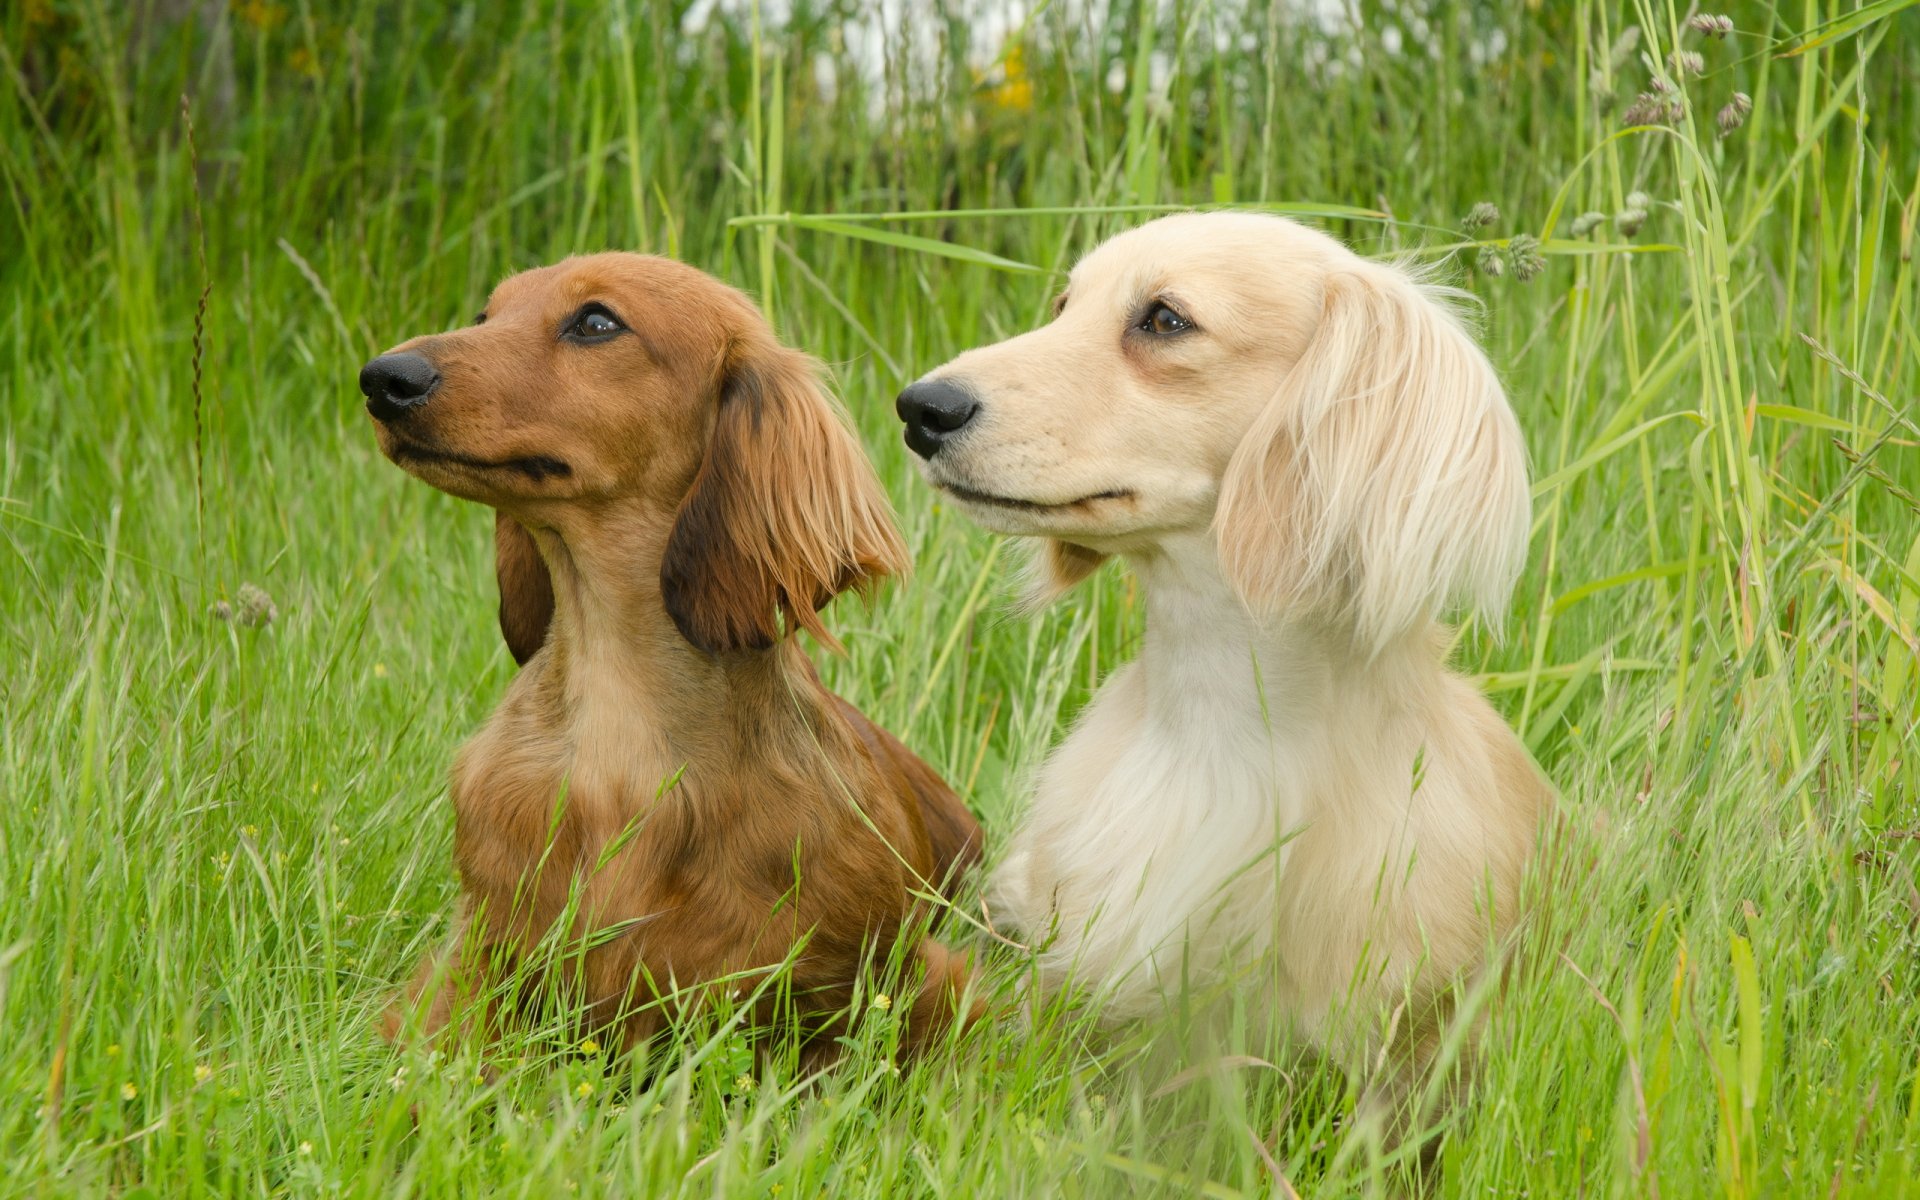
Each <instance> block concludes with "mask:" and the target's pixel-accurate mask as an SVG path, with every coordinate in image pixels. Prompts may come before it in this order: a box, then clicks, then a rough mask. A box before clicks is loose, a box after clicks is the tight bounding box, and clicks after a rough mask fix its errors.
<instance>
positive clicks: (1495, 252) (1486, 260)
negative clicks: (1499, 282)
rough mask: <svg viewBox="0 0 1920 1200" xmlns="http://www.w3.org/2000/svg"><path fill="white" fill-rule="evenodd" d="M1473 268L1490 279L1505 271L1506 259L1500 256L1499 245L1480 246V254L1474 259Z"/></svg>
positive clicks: (1496, 277) (1498, 276)
mask: <svg viewBox="0 0 1920 1200" xmlns="http://www.w3.org/2000/svg"><path fill="white" fill-rule="evenodd" d="M1473 266H1474V269H1475V270H1477V271H1479V272H1480V273H1481V274H1482V275H1485V276H1487V277H1489V278H1492V279H1498V278H1500V276H1502V275H1504V274H1506V273H1507V264H1506V260H1505V259H1503V258H1501V257H1500V247H1498V246H1482V247H1480V256H1479V257H1478V258H1476V259H1475V260H1474V264H1473Z"/></svg>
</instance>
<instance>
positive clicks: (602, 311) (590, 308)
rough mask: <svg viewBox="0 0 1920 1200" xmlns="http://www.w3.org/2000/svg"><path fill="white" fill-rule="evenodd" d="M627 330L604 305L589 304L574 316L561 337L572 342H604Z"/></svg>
mask: <svg viewBox="0 0 1920 1200" xmlns="http://www.w3.org/2000/svg"><path fill="white" fill-rule="evenodd" d="M625 329H626V326H625V325H622V324H621V323H620V318H619V317H616V316H614V315H613V313H612V312H611V311H609V310H608V309H607V307H606V306H605V305H604V304H589V305H587V306H586V307H584V308H582V309H581V310H580V311H579V312H577V313H575V314H574V315H573V319H572V320H570V321H568V322H567V324H566V328H564V329H562V330H561V331H560V336H561V337H563V338H565V339H566V340H567V341H570V342H604V341H606V340H607V339H608V338H610V337H612V336H613V335H614V334H616V333H621V332H623V331H624V330H625Z"/></svg>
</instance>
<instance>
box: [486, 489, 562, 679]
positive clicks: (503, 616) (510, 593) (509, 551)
mask: <svg viewBox="0 0 1920 1200" xmlns="http://www.w3.org/2000/svg"><path fill="white" fill-rule="evenodd" d="M493 573H494V578H495V579H497V580H498V581H499V584H500V636H501V637H503V638H505V639H506V641H507V650H508V652H509V653H511V654H512V655H513V661H514V662H516V663H519V664H520V665H521V666H525V665H526V663H527V660H528V659H530V658H532V657H533V656H534V653H535V652H536V651H538V650H539V649H540V647H541V645H542V643H544V642H545V641H546V640H547V626H548V625H550V624H552V622H553V581H552V580H551V579H549V578H548V577H547V564H546V563H545V562H544V561H542V559H541V558H540V548H539V547H538V546H536V545H534V542H533V535H532V534H530V533H528V532H527V531H526V527H525V526H523V525H521V524H520V522H518V521H516V520H514V519H513V518H512V517H510V516H508V515H507V514H505V513H503V512H496V513H494V515H493Z"/></svg>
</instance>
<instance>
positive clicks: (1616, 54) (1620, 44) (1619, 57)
mask: <svg viewBox="0 0 1920 1200" xmlns="http://www.w3.org/2000/svg"><path fill="white" fill-rule="evenodd" d="M1639 46H1640V27H1639V26H1638V25H1629V26H1627V27H1626V28H1625V29H1622V30H1621V31H1620V36H1619V37H1617V38H1615V39H1613V48H1612V49H1611V50H1609V51H1607V62H1608V63H1609V64H1610V65H1611V66H1612V67H1613V69H1614V70H1615V71H1618V70H1619V69H1620V68H1622V67H1624V66H1626V65H1627V64H1628V63H1629V62H1631V61H1632V60H1633V52H1634V51H1635V50H1636V49H1638V48H1639Z"/></svg>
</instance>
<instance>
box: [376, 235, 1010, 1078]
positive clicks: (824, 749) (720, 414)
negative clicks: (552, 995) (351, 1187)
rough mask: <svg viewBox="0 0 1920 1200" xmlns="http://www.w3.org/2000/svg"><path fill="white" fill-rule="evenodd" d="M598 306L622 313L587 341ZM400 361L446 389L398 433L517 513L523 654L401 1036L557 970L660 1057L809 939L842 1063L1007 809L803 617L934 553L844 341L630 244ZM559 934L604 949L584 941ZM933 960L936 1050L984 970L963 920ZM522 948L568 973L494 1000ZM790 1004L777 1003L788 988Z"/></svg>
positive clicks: (474, 1009)
mask: <svg viewBox="0 0 1920 1200" xmlns="http://www.w3.org/2000/svg"><path fill="white" fill-rule="evenodd" d="M589 302H597V303H599V304H602V305H604V306H605V307H606V308H607V309H608V310H611V312H612V313H613V314H614V315H615V316H616V317H617V318H618V320H619V321H620V322H621V323H622V324H623V325H624V326H625V328H624V329H623V330H622V331H621V332H620V333H618V334H617V335H615V336H612V337H610V338H608V339H607V340H605V341H603V342H600V343H597V344H580V343H578V342H575V341H570V340H568V339H566V338H565V337H563V336H562V334H563V332H564V330H565V329H566V328H567V327H568V322H569V321H570V320H571V319H572V317H573V316H574V315H575V314H576V313H578V312H579V311H580V310H581V308H582V306H583V305H584V304H587V303H589ZM396 351H411V352H414V353H418V354H420V355H423V356H425V357H426V358H427V359H428V360H430V361H431V362H432V363H433V364H434V366H435V368H436V369H437V370H438V372H439V374H440V377H441V383H440V384H439V386H438V387H437V389H436V390H435V391H434V392H433V393H432V395H431V397H430V398H429V400H428V402H427V403H425V404H423V405H421V406H419V407H418V408H415V409H412V410H409V411H408V412H406V413H405V414H403V415H401V416H399V417H397V418H394V419H391V420H389V421H386V422H376V426H377V428H378V431H379V436H380V444H381V449H382V450H383V451H384V452H385V453H386V454H387V455H388V457H390V458H392V459H393V460H394V461H395V462H396V463H398V464H399V465H401V466H402V467H404V468H406V469H407V470H408V471H410V472H412V473H413V474H415V475H417V476H419V477H420V478H422V479H424V480H426V481H427V482H428V483H431V484H433V485H434V486H436V487H439V488H441V489H443V490H445V491H448V492H451V493H453V494H454V495H458V496H463V497H466V498H468V499H472V500H477V501H480V502H482V503H485V504H490V505H492V506H494V507H495V508H496V509H497V510H498V512H499V517H498V521H497V526H496V531H495V534H496V566H497V571H498V578H499V583H500V625H501V632H502V633H503V635H504V636H505V638H506V641H507V644H508V647H509V648H510V649H511V650H512V652H513V654H514V657H515V658H516V659H518V660H520V661H522V662H523V663H524V667H523V669H522V670H521V672H520V674H519V675H518V676H517V677H516V678H515V679H514V681H513V683H512V684H511V685H510V686H509V688H508V690H507V694H506V696H505V698H504V699H503V700H502V701H501V704H500V707H499V708H498V710H497V711H495V713H494V714H493V717H492V718H491V719H490V720H489V721H488V722H487V724H486V725H485V727H484V728H482V730H481V731H480V732H479V733H478V734H477V735H476V736H475V737H474V738H473V739H472V740H471V741H469V742H468V743H467V744H466V746H465V747H464V748H462V750H461V751H460V753H459V756H458V758H457V760H456V762H455V765H454V769H453V780H452V799H453V806H454V813H455V834H454V856H455V861H456V864H457V866H458V868H459V872H460V878H461V882H462V885H463V896H462V899H461V902H460V911H459V914H458V917H457V919H456V929H455V930H454V933H453V936H452V938H451V939H450V941H449V944H448V948H447V950H446V951H445V952H443V953H442V954H438V955H435V956H433V957H431V958H430V959H429V960H428V961H427V962H426V963H424V964H423V965H422V966H421V969H420V971H419V974H418V975H417V977H416V979H415V980H414V982H413V984H412V985H411V986H410V988H409V989H408V990H407V992H406V993H405V995H404V996H403V998H402V1000H401V1001H400V1002H399V1003H397V1004H396V1005H395V1006H394V1008H393V1010H392V1011H391V1012H390V1013H389V1015H388V1018H387V1029H388V1033H389V1036H399V1035H400V1034H401V1033H402V1031H403V1030H405V1029H407V1028H408V1027H409V1022H410V1021H411V1020H412V1019H413V1018H415V1017H416V1016H417V1018H418V1020H419V1025H420V1028H421V1029H422V1030H423V1031H424V1032H426V1033H428V1034H432V1033H436V1032H438V1031H441V1030H444V1029H445V1028H447V1026H448V1025H449V1023H450V1022H452V1021H454V1020H455V1019H457V1018H459V1017H460V1015H461V1014H462V1013H463V1012H464V1013H466V1020H467V1021H468V1022H469V1024H471V1025H476V1026H479V1028H475V1029H473V1030H472V1032H474V1033H476V1034H478V1035H479V1036H482V1037H485V1036H488V1035H490V1034H491V1033H492V1032H494V1031H495V1030H496V1028H497V1022H499V1021H503V1020H507V1019H511V1018H512V1017H513V1016H515V1015H516V1014H517V1013H518V1012H519V1011H520V1010H522V1009H524V1008H526V1007H527V1006H529V1005H530V1004H532V1003H533V1002H534V1001H535V999H536V998H537V997H536V996H534V995H533V994H531V991H538V992H558V993H559V994H561V995H564V996H566V997H567V998H568V1001H569V1003H570V1005H571V1006H573V1007H574V1008H575V1009H576V1010H577V1011H578V1013H579V1014H580V1017H579V1025H580V1027H581V1028H582V1029H583V1030H590V1031H594V1032H596V1033H598V1034H599V1035H600V1036H611V1037H612V1038H613V1039H614V1040H616V1041H617V1042H619V1043H620V1044H623V1045H627V1046H632V1045H635V1044H638V1043H641V1042H644V1041H645V1040H647V1039H648V1038H650V1037H652V1036H653V1035H654V1034H656V1033H657V1032H659V1031H660V1030H661V1029H662V1028H663V1026H664V1025H665V1023H666V1022H667V1021H668V1020H669V1019H671V1018H672V1017H673V1016H674V1015H675V1014H676V1013H677V1012H679V1011H682V1010H683V1009H685V1008H689V1007H697V1006H698V1004H699V1003H700V1001H701V999H702V997H703V996H705V995H706V994H707V993H708V992H709V991H710V990H712V989H714V988H725V989H727V990H728V991H732V992H737V993H738V994H739V995H741V996H746V995H748V994H750V993H751V992H752V991H753V990H754V988H755V987H756V986H757V985H758V984H759V983H760V982H761V981H762V980H763V979H764V978H765V976H766V974H767V972H768V970H769V969H771V968H773V967H775V966H777V965H778V964H780V963H781V962H783V961H784V960H786V959H788V958H789V957H792V958H794V959H795V965H794V967H793V971H792V977H791V986H790V989H783V990H786V991H787V992H788V994H789V995H790V1000H789V1001H788V1002H787V1003H789V1004H790V1005H791V1011H792V1013H793V1014H794V1015H796V1016H797V1017H798V1018H799V1019H800V1021H801V1024H802V1027H803V1029H804V1030H805V1031H806V1032H804V1033H803V1037H804V1038H805V1039H806V1041H807V1047H808V1052H809V1053H810V1054H812V1055H814V1056H815V1057H822V1056H830V1054H831V1046H832V1042H831V1038H832V1036H833V1035H834V1034H835V1033H837V1032H839V1031H840V1030H842V1029H843V1028H844V1015H845V1012H846V1010H847V1009H848V1006H849V1004H850V1003H851V1001H852V998H853V993H854V989H855V987H856V984H857V982H858V980H859V979H860V978H861V975H862V972H863V971H864V970H866V969H867V967H868V966H869V964H871V963H874V962H884V961H886V959H887V958H888V955H889V953H890V952H891V951H892V949H893V947H894V943H895V941H896V940H897V938H898V936H899V934H900V932H901V930H902V928H903V926H907V925H909V924H911V923H913V922H914V921H915V920H916V919H917V918H919V917H920V916H922V915H923V913H922V912H921V909H922V907H923V904H922V902H921V901H919V900H917V899H916V898H915V895H914V893H916V892H920V893H926V892H928V891H940V890H944V889H947V888H950V887H952V886H953V884H954V882H955V881H956V879H957V877H958V876H959V874H960V873H961V872H962V871H963V870H964V869H965V868H966V867H968V866H969V865H971V864H972V863H973V862H974V861H975V860H976V859H977V858H978V855H979V846H980V830H979V827H978V825H976V824H975V822H974V820H973V818H972V816H971V815H970V814H969V813H968V812H967V810H966V808H965V807H964V806H963V805H962V804H961V802H960V800H959V798H958V797H956V796H955V795H954V793H953V792H952V791H951V790H949V789H948V788H947V787H946V785H945V784H944V783H942V782H941V780H940V778H939V776H937V775H936V774H935V773H934V772H933V771H932V770H931V769H930V768H928V767H927V765H926V764H925V763H923V762H921V761H920V760H919V759H918V758H916V757H914V755H913V754H912V753H911V752H909V751H908V750H907V749H906V747H904V746H903V745H901V744H900V743H899V742H898V741H896V740H895V739H894V738H893V737H892V736H891V735H889V734H887V733H886V732H885V731H883V730H881V729H879V728H877V727H875V726H874V725H873V724H872V723H871V722H869V721H868V720H867V719H866V718H865V717H864V716H862V715H861V714H860V712H859V711H858V710H857V709H855V708H854V707H853V706H852V705H850V704H847V703H846V702H845V701H844V700H841V699H840V698H839V697H837V696H834V695H833V694H831V693H830V692H828V691H827V690H826V689H825V688H823V687H822V686H821V685H820V683H819V680H818V678H817V677H816V676H815V674H814V671H813V667H812V664H811V663H810V662H809V661H808V660H807V658H806V656H805V654H804V653H803V652H802V651H801V649H800V648H799V646H798V645H796V644H795V641H794V639H793V638H792V636H791V635H792V634H793V633H794V632H795V630H796V629H799V628H806V629H808V630H810V631H812V632H813V633H814V634H815V635H816V637H818V638H820V639H822V640H823V641H827V642H828V643H829V644H831V638H830V637H829V636H828V635H827V633H826V631H825V629H824V628H823V627H822V626H821V624H820V621H819V617H818V613H817V610H818V609H819V608H820V606H821V605H823V604H825V603H826V602H827V601H828V600H829V599H831V598H832V597H833V596H834V595H835V594H837V593H839V592H841V591H843V590H846V589H848V588H859V587H861V586H863V585H865V584H867V583H869V582H870V581H872V580H873V579H875V578H877V577H878V576H880V575H883V574H886V573H889V572H893V571H897V570H899V569H901V568H902V567H903V566H904V565H905V553H904V550H903V548H902V546H901V544H900V541H899V537H898V534H897V533H896V532H895V531H894V528H893V525H892V522H891V518H890V515H889V513H888V511H887V507H886V502H885V499H884V496H883V495H882V493H881V492H880V490H879V487H878V484H877V482H876V481H875V480H874V478H873V475H872V471H871V468H870V467H869V466H868V464H867V462H866V460H865V458H864V456H863V455H862V454H861V453H860V450H859V448H858V446H857V444H856V443H855V442H854V441H853V439H852V437H851V436H850V435H849V434H848V432H847V431H846V429H845V427H844V425H843V424H842V422H841V420H840V419H839V417H838V415H837V413H836V411H835V409H834V407H833V404H832V402H831V401H830V400H829V399H828V398H827V396H826V395H825V394H824V393H823V392H822V391H821V390H820V388H819V386H818V384H817V382H816V379H815V372H814V366H813V363H812V362H811V360H809V359H807V358H806V357H805V356H804V355H801V354H799V353H797V352H795V351H792V350H789V349H787V348H785V347H783V346H781V345H780V344H779V343H778V342H777V341H776V340H775V339H774V337H773V334H772V332H771V330H769V329H768V328H767V325H766V323H765V321H764V320H763V319H762V318H761V316H760V315H759V313H758V311H757V310H756V309H755V308H754V307H753V305H752V304H751V303H750V302H749V301H748V300H747V299H746V298H745V297H744V296H742V295H741V294H740V293H738V292H736V291H734V290H733V289H731V288H728V287H726V286H725V285H723V284H721V283H719V282H718V281H717V280H714V279H712V278H711V277H709V276H707V275H705V274H702V273H701V272H699V271H696V270H694V269H692V268H690V267H686V266H683V265H681V264H678V263H674V262H671V261H668V260H664V259H657V258H646V257H642V256H639V255H628V254H602V255H595V256H591V257H586V258H578V259H569V260H568V261H566V262H564V263H561V264H559V265H558V266H554V267H548V268H544V269H541V270H535V271H529V272H526V273H524V274H522V275H518V276H515V277H514V278H512V279H509V280H507V281H506V282H505V283H503V284H501V286H500V287H499V289H498V290H497V291H496V292H495V293H494V296H493V297H492V299H491V300H490V301H489V304H488V308H487V311H486V313H485V314H484V318H483V321H482V323H480V324H477V325H475V326H474V327H471V328H467V329H462V330H457V331H454V332H451V333H446V334H441V335H437V336H433V337H427V338H418V339H415V340H413V341H411V342H408V343H405V344H404V345H403V346H401V347H397V348H396ZM623 838H627V839H628V840H625V841H624V842H622V839H623ZM610 848H612V852H611V853H609V850H610ZM603 859H604V861H603ZM570 908H571V909H572V911H573V912H574V916H573V917H572V919H571V922H570V923H569V922H568V921H567V920H566V917H567V913H568V912H569V910H570ZM556 935H557V940H558V941H559V943H560V944H561V945H562V946H567V945H571V946H574V947H576V948H577V949H578V950H579V952H578V953H575V954H573V955H571V956H568V955H564V954H563V955H561V956H560V957H558V958H556V957H555V956H554V955H553V954H552V944H553V940H554V939H556ZM543 937H545V938H547V939H549V943H548V945H547V946H546V947H540V948H538V949H536V948H537V947H539V944H540V943H541V941H542V938H543ZM589 944H591V945H590V948H588V947H589ZM796 946H798V947H799V949H798V951H797V953H796V951H795V947H796ZM915 953H916V954H917V957H918V959H919V960H920V966H919V967H917V968H916V970H915V975H916V977H917V976H919V975H920V974H921V972H922V971H924V983H923V984H921V985H920V987H919V991H918V993H917V995H916V997H915V998H914V999H913V1001H912V1002H911V1007H910V1009H909V1010H908V1014H907V1025H906V1036H905V1046H906V1049H907V1050H908V1051H910V1052H911V1051H914V1050H917V1049H919V1048H921V1047H924V1046H925V1045H927V1044H928V1043H929V1042H930V1041H932V1040H934V1039H936V1038H938V1037H940V1036H942V1035H943V1034H944V1032H945V1030H946V1029H947V1028H948V1027H949V1026H950V1025H951V1023H952V1022H953V1020H954V1019H955V1014H956V1012H957V1011H958V1010H959V1008H960V1006H961V1005H962V1004H963V1003H965V1001H963V999H962V997H961V993H962V992H963V990H964V988H965V985H966V980H967V968H966V965H965V963H964V962H963V961H962V960H961V959H960V958H959V957H958V956H956V955H953V954H951V953H950V952H949V951H948V950H947V949H946V948H945V947H943V946H941V945H940V944H939V943H938V942H935V941H933V940H931V939H923V940H921V941H920V942H919V944H918V946H917V947H916V948H915ZM536 964H545V965H544V966H538V965H536ZM556 964H564V965H563V966H558V967H556ZM516 966H517V967H518V969H519V973H520V977H521V978H523V979H531V980H532V981H535V982H536V983H537V985H538V986H537V987H536V988H534V989H531V990H530V989H527V988H522V990H521V991H520V992H519V993H518V994H517V995H514V996H513V997H511V999H510V1000H508V1001H507V1002H506V1003H504V1004H494V1005H491V1006H487V1005H483V1004H481V1003H479V1002H478V1001H479V998H480V997H482V996H484V995H485V993H486V992H487V990H488V989H489V988H491V987H494V986H495V985H496V984H497V983H498V982H499V981H500V980H501V979H502V978H506V977H507V976H505V975H503V974H502V972H505V971H508V970H509V969H510V968H515V967H516ZM760 1007H761V1011H760V1012H759V1014H758V1015H759V1016H760V1017H761V1018H762V1019H765V1020H771V1019H773V1018H774V1016H775V1012H774V1007H775V1006H774V1001H773V999H772V998H771V994H770V995H769V998H768V999H767V1000H765V1001H764V1002H763V1003H762V1004H761V1006H760ZM970 1014H971V1010H969V1013H968V1015H970Z"/></svg>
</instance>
